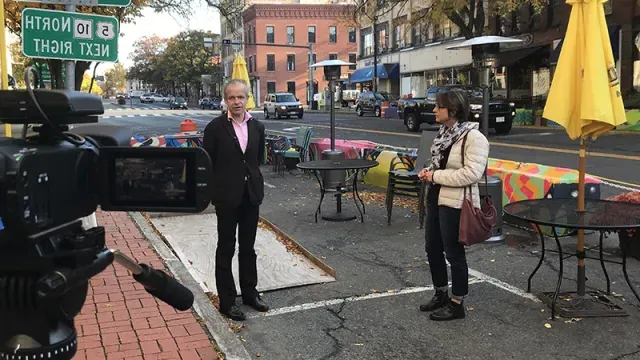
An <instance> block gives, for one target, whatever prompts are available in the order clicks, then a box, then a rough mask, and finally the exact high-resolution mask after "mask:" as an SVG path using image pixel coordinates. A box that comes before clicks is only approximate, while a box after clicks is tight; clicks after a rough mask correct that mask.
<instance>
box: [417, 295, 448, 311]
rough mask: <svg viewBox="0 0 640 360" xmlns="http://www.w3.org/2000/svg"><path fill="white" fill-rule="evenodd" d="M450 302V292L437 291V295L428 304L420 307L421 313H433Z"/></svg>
mask: <svg viewBox="0 0 640 360" xmlns="http://www.w3.org/2000/svg"><path fill="white" fill-rule="evenodd" d="M448 302H449V292H447V291H443V290H436V293H435V294H434V295H433V297H432V298H431V300H430V301H429V302H428V303H426V304H422V305H420V311H433V310H437V309H439V308H441V307H443V306H445V305H447V303H448Z"/></svg>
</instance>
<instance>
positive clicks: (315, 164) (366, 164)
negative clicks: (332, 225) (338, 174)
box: [297, 159, 378, 222]
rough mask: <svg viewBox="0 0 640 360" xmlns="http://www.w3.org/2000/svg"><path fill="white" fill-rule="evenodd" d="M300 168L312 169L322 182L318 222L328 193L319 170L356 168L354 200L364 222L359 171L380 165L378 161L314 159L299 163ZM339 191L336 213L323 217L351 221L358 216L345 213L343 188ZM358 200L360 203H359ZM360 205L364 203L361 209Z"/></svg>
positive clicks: (329, 219)
mask: <svg viewBox="0 0 640 360" xmlns="http://www.w3.org/2000/svg"><path fill="white" fill-rule="evenodd" d="M297 166H298V168H299V169H302V170H312V171H313V174H314V175H315V177H316V180H318V184H320V203H318V207H317V209H316V213H315V220H316V222H318V214H320V213H321V206H322V200H324V195H325V193H326V188H325V186H324V181H323V179H322V178H321V177H320V176H318V171H323V170H345V171H346V170H355V171H356V173H355V175H354V176H353V184H352V191H353V201H354V202H355V204H356V208H357V209H358V212H359V213H360V222H364V213H365V211H366V210H365V208H364V202H363V201H362V199H361V198H360V194H358V173H359V172H360V171H361V170H365V169H370V168H372V167H376V166H378V162H377V161H374V160H366V159H343V160H314V161H306V162H303V163H299V164H298V165H297ZM337 190H338V192H337V193H336V207H337V209H336V213H335V214H331V215H324V216H322V218H323V219H324V220H327V221H351V220H355V219H357V216H349V215H345V214H344V213H343V212H342V188H341V186H338V188H337ZM358 201H359V202H360V204H358ZM360 205H362V209H360Z"/></svg>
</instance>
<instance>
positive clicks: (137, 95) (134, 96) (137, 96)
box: [129, 90, 144, 99]
mask: <svg viewBox="0 0 640 360" xmlns="http://www.w3.org/2000/svg"><path fill="white" fill-rule="evenodd" d="M143 94H144V91H141V90H133V91H131V92H130V93H129V96H130V97H131V98H132V99H140V96H142V95H143Z"/></svg>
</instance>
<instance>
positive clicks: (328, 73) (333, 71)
mask: <svg viewBox="0 0 640 360" xmlns="http://www.w3.org/2000/svg"><path fill="white" fill-rule="evenodd" d="M349 65H355V64H353V63H349V62H346V61H342V60H324V61H321V62H319V63H315V64H313V65H311V67H314V68H318V67H322V68H323V69H324V79H325V80H327V81H332V80H340V75H341V72H340V68H341V67H343V66H349Z"/></svg>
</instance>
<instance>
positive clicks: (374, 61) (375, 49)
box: [372, 9, 378, 92]
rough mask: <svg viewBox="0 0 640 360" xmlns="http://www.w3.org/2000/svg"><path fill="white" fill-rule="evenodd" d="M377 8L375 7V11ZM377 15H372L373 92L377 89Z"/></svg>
mask: <svg viewBox="0 0 640 360" xmlns="http://www.w3.org/2000/svg"><path fill="white" fill-rule="evenodd" d="M377 11H378V10H377V9H376V12H377ZM377 23H378V16H377V15H376V16H374V17H373V79H372V81H373V92H377V91H378V30H377V29H376V25H377Z"/></svg>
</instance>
